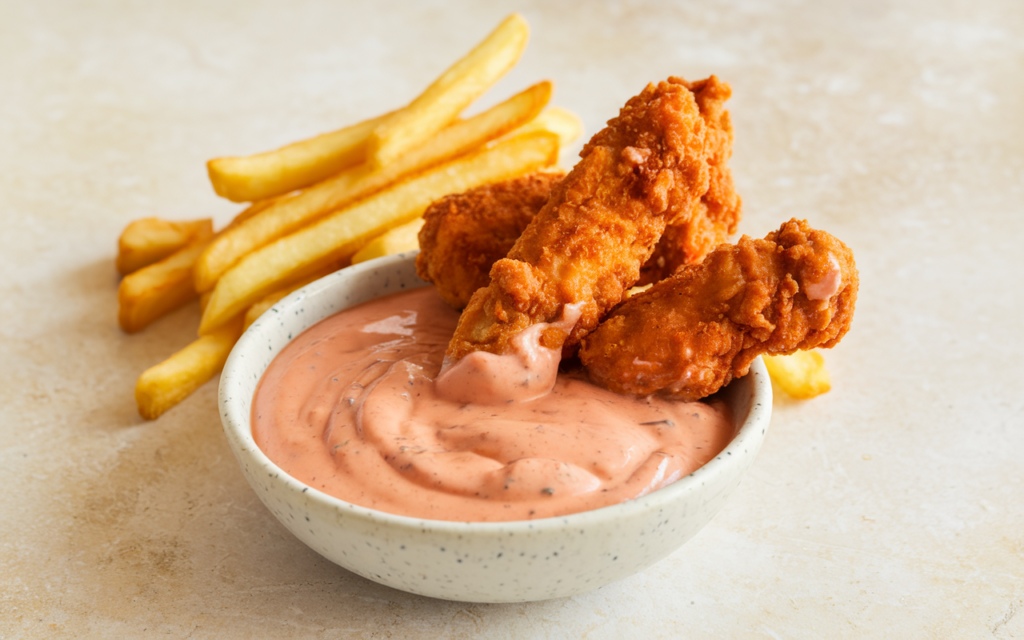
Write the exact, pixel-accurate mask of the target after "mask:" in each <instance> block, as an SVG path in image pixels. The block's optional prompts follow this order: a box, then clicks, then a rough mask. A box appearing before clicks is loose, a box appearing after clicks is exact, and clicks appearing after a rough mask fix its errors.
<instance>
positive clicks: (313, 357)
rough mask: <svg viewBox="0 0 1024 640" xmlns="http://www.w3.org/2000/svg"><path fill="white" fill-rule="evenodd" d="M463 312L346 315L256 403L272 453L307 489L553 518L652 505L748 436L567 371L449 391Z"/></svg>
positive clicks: (292, 354) (713, 414) (275, 377)
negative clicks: (537, 387)
mask: <svg viewBox="0 0 1024 640" xmlns="http://www.w3.org/2000/svg"><path fill="white" fill-rule="evenodd" d="M458 317H459V314H458V312H456V311H453V310H452V309H451V308H450V307H448V306H447V305H446V304H445V303H444V302H443V301H442V300H441V298H440V296H438V295H437V292H436V291H435V290H434V288H433V287H423V288H419V289H414V290H412V291H409V292H404V293H398V294H394V295H390V296H386V297H382V298H377V299H375V300H372V301H370V302H367V303H365V304H362V305H359V306H357V307H353V308H351V309H346V310H345V311H342V312H341V313H338V314H337V315H334V316H332V317H330V318H327V319H326V320H324V321H322V322H320V323H318V324H317V325H315V326H313V327H312V328H310V329H309V330H308V331H306V332H304V333H303V334H302V335H300V336H298V337H297V338H296V339H295V340H293V341H292V342H291V343H289V344H288V345H287V346H286V347H285V348H284V349H283V350H282V352H281V353H280V354H279V355H278V356H277V357H276V358H275V359H274V361H273V362H272V363H271V364H270V366H269V367H268V369H267V371H266V373H264V375H263V379H262V380H260V384H259V387H258V388H257V390H256V394H255V397H254V399H253V409H252V425H253V427H252V429H253V436H254V437H255V439H256V443H257V445H259V447H260V449H262V450H263V452H264V453H266V455H267V456H268V457H269V458H270V459H271V460H273V461H274V462H275V463H276V464H277V465H278V466H280V467H281V468H282V469H284V471H285V472H287V473H288V474H289V475H291V476H292V477H294V478H296V479H297V480H299V481H301V482H303V483H305V484H307V485H309V486H311V487H314V488H316V489H319V490H320V491H323V492H324V493H327V494H329V495H332V496H335V497H337V498H340V499H342V500H345V501H347V502H351V503H353V504H357V505H361V506H364V507H370V508H372V509H378V510H380V511H386V512H389V513H394V514H399V515H405V516H412V517H417V518H427V519H433V520H456V521H466V522H471V521H472V522H481V521H504V520H529V519H533V518H546V517H553V516H560V515H567V514H570V513H577V512H580V511H587V510H590V509H597V508H599V507H605V506H608V505H612V504H617V503H619V502H623V501H625V500H629V499H632V498H638V497H640V496H642V495H645V494H647V493H649V492H651V491H654V490H656V489H659V488H661V487H664V486H666V485H669V484H671V483H673V482H675V481H676V480H678V479H680V478H682V477H684V476H686V475H688V474H690V473H692V472H693V471H695V470H696V469H698V468H699V467H701V466H703V465H704V464H705V463H706V462H708V461H709V460H711V459H712V458H714V457H715V456H716V455H718V454H719V453H720V452H721V451H722V449H724V448H725V446H726V445H727V444H729V442H730V441H731V440H732V438H733V436H734V435H735V427H734V425H733V423H732V418H731V416H730V415H729V412H728V409H727V407H726V406H725V404H724V403H723V402H721V401H717V400H713V401H711V402H689V403H687V402H677V401H672V400H669V399H664V398H657V397H649V398H632V397H628V396H621V395H617V394H615V393H612V392H610V391H608V390H606V389H602V388H600V387H596V386H594V385H592V384H590V383H589V382H587V381H586V380H585V379H583V377H582V375H573V374H565V373H562V374H559V375H558V377H557V380H556V381H555V384H554V387H553V388H552V389H551V391H550V392H548V393H547V394H545V395H542V396H541V397H539V398H536V399H533V400H529V401H511V402H505V403H503V404H500V405H494V404H472V403H464V402H456V401H450V400H446V399H444V398H442V397H440V396H439V395H438V394H437V393H436V391H435V388H434V387H435V385H434V377H435V376H437V374H438V372H439V371H440V369H441V363H442V360H443V359H444V352H445V349H446V348H447V346H448V341H449V339H450V338H451V336H452V334H453V333H454V331H455V325H456V324H457V322H458Z"/></svg>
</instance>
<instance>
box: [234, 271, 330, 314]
mask: <svg viewBox="0 0 1024 640" xmlns="http://www.w3.org/2000/svg"><path fill="white" fill-rule="evenodd" d="M341 268H342V265H340V264H332V265H330V266H328V267H327V268H325V269H321V270H320V271H317V272H316V273H314V274H312V275H309V276H306V277H305V278H301V279H300V280H298V281H297V282H295V283H294V284H291V285H289V286H287V287H285V288H283V289H280V290H279V291H275V292H274V293H271V294H270V295H267V296H265V297H264V298H263V299H262V300H260V301H259V302H257V303H256V304H254V305H252V306H251V307H249V309H248V310H247V311H246V312H245V320H244V322H243V323H242V326H243V328H244V329H248V328H249V325H251V324H252V323H254V322H256V320H258V319H259V317H260V316H261V315H263V314H264V313H266V312H267V310H268V309H270V307H272V306H274V305H275V304H277V303H278V302H279V301H280V300H281V299H283V298H284V297H285V296H287V295H288V294H290V293H292V292H295V291H298V290H299V289H301V288H302V287H304V286H306V285H307V284H309V283H311V282H316V281H317V280H319V279H320V278H323V277H324V276H329V275H331V274H332V273H334V272H335V271H337V270H338V269H341Z"/></svg>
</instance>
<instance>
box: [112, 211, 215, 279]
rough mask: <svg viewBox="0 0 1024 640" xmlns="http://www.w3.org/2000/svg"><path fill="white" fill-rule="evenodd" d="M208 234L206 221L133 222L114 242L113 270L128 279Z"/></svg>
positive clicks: (210, 229)
mask: <svg viewBox="0 0 1024 640" xmlns="http://www.w3.org/2000/svg"><path fill="white" fill-rule="evenodd" d="M212 234H213V221H212V220H210V219H209V218H204V219H202V220H185V221H181V222H172V221H170V220H163V219H161V218H142V219H140V220H134V221H132V222H131V223H129V224H128V226H127V227H125V229H124V231H123V232H122V233H121V237H120V238H119V239H118V241H117V270H118V272H119V273H121V274H122V275H128V274H129V273H132V272H134V271H138V270H139V269H141V268H143V267H146V266H149V265H151V264H153V263H154V262H159V261H160V260H163V259H164V258H166V257H167V256H169V255H171V254H172V253H174V252H175V251H177V250H178V249H181V248H182V247H184V246H185V245H187V244H189V243H191V242H192V241H194V240H196V239H199V238H208V237H210V236H211V235H212Z"/></svg>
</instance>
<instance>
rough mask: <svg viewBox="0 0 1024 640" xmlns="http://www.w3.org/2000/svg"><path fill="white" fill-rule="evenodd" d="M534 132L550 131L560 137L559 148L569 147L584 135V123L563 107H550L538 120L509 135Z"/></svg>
mask: <svg viewBox="0 0 1024 640" xmlns="http://www.w3.org/2000/svg"><path fill="white" fill-rule="evenodd" d="M534 131H549V132H551V133H553V134H555V135H556V136H558V146H559V147H560V148H562V149H564V148H566V147H568V146H569V145H571V144H572V143H573V142H576V140H578V139H579V137H580V136H581V135H583V122H582V121H581V120H580V119H579V116H577V115H576V114H575V113H573V112H572V111H569V110H568V109H563V108H562V107H550V108H548V109H545V110H544V111H542V112H541V113H540V114H539V115H538V116H537V117H536V118H534V119H533V120H530V121H529V122H527V123H526V124H524V125H523V126H521V127H519V128H518V129H516V130H515V131H512V132H511V133H509V134H508V135H507V137H509V138H511V137H512V136H518V135H522V134H524V133H532V132H534Z"/></svg>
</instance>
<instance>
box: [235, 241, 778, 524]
mask: <svg viewBox="0 0 1024 640" xmlns="http://www.w3.org/2000/svg"><path fill="white" fill-rule="evenodd" d="M417 253H419V252H418V251H411V252H406V253H399V254H395V255H392V256H386V257H383V258H377V259H374V260H368V261H366V262H361V263H359V264H356V265H352V266H350V267H346V268H344V269H341V270H340V271H337V272H335V273H333V274H331V275H329V276H325V277H323V278H321V279H320V280H317V281H315V282H312V283H310V284H309V285H306V286H305V287H303V288H301V289H299V290H297V291H295V292H294V293H292V294H290V295H289V296H287V297H285V298H283V299H282V300H281V301H280V302H278V303H277V304H276V305H274V308H276V309H277V311H278V314H286V313H287V312H288V311H289V310H292V309H293V308H294V307H295V306H297V305H301V304H302V303H303V302H304V301H305V300H308V299H310V298H313V297H317V296H323V295H330V292H331V290H332V289H334V288H337V287H340V286H342V285H341V283H343V282H344V281H345V280H350V279H355V278H359V277H361V276H362V275H364V274H366V273H368V272H372V271H374V270H379V269H382V268H384V269H386V268H389V267H394V266H397V265H398V264H400V263H401V262H404V261H406V260H413V259H415V256H416V254H417ZM421 283H422V284H419V283H417V284H415V285H413V286H409V287H405V290H411V289H416V288H418V287H419V286H426V285H427V284H428V283H426V282H423V281H421ZM386 293H394V292H393V291H388V292H386ZM357 304H358V303H357ZM352 306H355V305H352ZM345 308H347V307H345ZM340 310H343V309H338V310H336V311H334V312H333V313H337V312H338V311H340ZM333 313H332V314H330V315H333ZM278 314H275V313H269V312H268V313H265V314H264V315H263V316H262V317H261V319H259V320H257V321H256V322H254V323H253V324H252V326H250V327H249V329H248V330H246V332H245V333H244V334H243V335H242V337H241V338H240V339H239V340H238V342H237V344H235V347H234V349H232V351H231V355H230V356H229V357H228V359H227V362H226V363H225V365H224V370H223V373H222V374H221V380H220V387H219V404H220V414H221V421H222V423H223V426H224V430H225V435H227V436H228V437H229V438H231V437H234V438H237V439H238V441H239V442H240V443H242V444H243V445H244V447H243V449H244V453H246V454H248V455H249V458H250V462H252V463H254V464H256V465H257V466H258V467H259V471H262V472H264V473H268V474H272V475H274V476H275V477H276V479H277V480H278V481H279V482H281V483H284V484H285V485H287V486H288V487H289V488H291V489H293V490H295V491H298V492H300V493H304V494H305V495H306V496H307V497H308V499H311V500H314V501H317V502H321V503H323V504H325V505H327V506H331V507H334V508H336V509H342V510H344V511H345V512H346V514H347V515H348V516H349V517H352V516H361V517H362V518H365V519H366V520H367V521H369V522H370V523H372V524H375V525H378V526H388V527H393V528H396V529H405V530H408V531H410V532H424V531H437V532H444V533H460V534H466V533H467V532H473V533H479V534H481V535H508V534H509V533H513V534H514V533H520V532H522V533H526V532H530V533H534V534H536V533H539V532H543V531H545V530H551V529H562V528H566V527H576V528H579V527H587V526H594V525H597V524H599V523H604V522H607V521H609V520H620V519H629V518H630V517H631V516H634V515H640V514H642V513H647V512H650V510H651V509H657V508H662V507H665V506H667V505H668V504H670V503H673V502H675V501H676V500H678V499H680V498H681V497H682V495H683V494H685V493H688V492H691V491H699V490H700V487H701V486H703V485H704V484H705V483H708V484H710V483H709V482H708V481H709V480H711V479H713V478H715V477H717V476H718V475H720V474H723V473H729V472H730V468H731V467H732V466H733V465H736V464H741V462H740V460H741V459H742V458H744V457H745V456H743V455H738V454H740V453H741V452H742V453H744V454H745V453H747V450H748V449H751V448H753V449H754V450H755V451H756V450H757V449H759V448H760V446H761V442H762V441H763V440H764V437H765V434H766V432H767V429H768V424H769V421H770V419H771V410H772V387H771V381H770V379H769V377H768V371H767V369H765V366H764V363H763V362H762V360H761V358H760V357H758V358H757V359H756V360H755V361H754V362H753V364H752V365H751V367H750V373H749V374H748V375H747V378H749V379H750V380H749V383H750V385H751V392H752V397H751V400H750V408H749V411H748V413H747V418H746V420H745V421H744V422H743V423H742V424H741V425H740V427H739V429H738V430H737V433H736V435H735V436H734V437H733V440H732V442H730V443H729V445H728V446H726V447H725V449H723V450H722V452H721V453H719V454H718V456H716V457H715V458H714V459H713V460H711V461H709V462H708V463H707V464H705V465H704V466H702V467H701V468H699V469H697V470H696V471H694V472H693V473H691V474H690V475H688V476H685V477H683V478H680V479H679V480H677V481H676V482H674V483H672V484H671V485H669V486H667V487H664V488H662V489H658V490H657V491H652V492H651V493H648V494H647V495H644V496H641V497H639V498H635V499H633V500H628V501H626V502H622V503H619V504H615V505H610V506H607V507H601V508H599V509H593V510H590V511H582V512H579V513H573V514H569V515H565V516H554V517H549V518H538V519H535V520H509V521H501V522H463V521H453V520H429V519H424V518H415V517H410V516H402V515H397V514H393V513H388V512H385V511H378V510H376V509H371V508H369V507H363V506H360V505H357V504H353V503H351V502H346V501H344V500H342V499H340V498H336V497H334V496H332V495H329V494H327V493H324V492H322V491H319V490H317V489H315V488H313V487H310V486H309V485H307V484H305V483H303V482H301V481H299V480H297V479H295V478H293V477H292V476H290V475H288V473H287V472H285V471H284V470H283V469H281V467H279V466H277V465H276V464H275V463H274V462H273V461H272V460H271V459H270V458H268V457H267V456H266V454H264V453H263V451H262V450H261V449H260V448H259V447H258V446H257V445H256V441H255V439H254V438H253V435H252V428H251V425H250V409H251V402H252V398H251V397H250V398H245V395H246V394H244V393H242V392H241V390H240V389H239V385H240V381H241V378H242V377H244V376H247V375H248V376H251V372H246V371H245V370H244V367H248V366H249V362H252V361H253V360H252V359H244V357H243V356H242V355H241V354H243V353H246V352H254V353H255V350H258V349H264V348H265V346H266V342H265V339H264V338H263V337H261V333H262V332H264V331H267V332H269V331H270V329H269V327H270V324H271V323H273V322H275V321H276V320H277V317H279V316H278ZM324 317H325V318H326V317H329V315H328V316H324ZM322 319H323V318H321V319H320V320H322ZM318 321H319V320H318ZM314 324H315V323H314ZM311 326H312V325H311ZM302 333H303V332H299V333H298V334H297V335H296V336H295V338H298V336H300V335H302ZM293 339H294V338H293ZM277 353H280V351H278V352H277ZM277 353H275V354H274V356H275V357H276V356H277ZM239 369H243V370H242V371H239ZM264 372H265V370H264V371H260V372H259V377H260V378H262V377H263V373H264ZM755 455H756V454H755Z"/></svg>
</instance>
